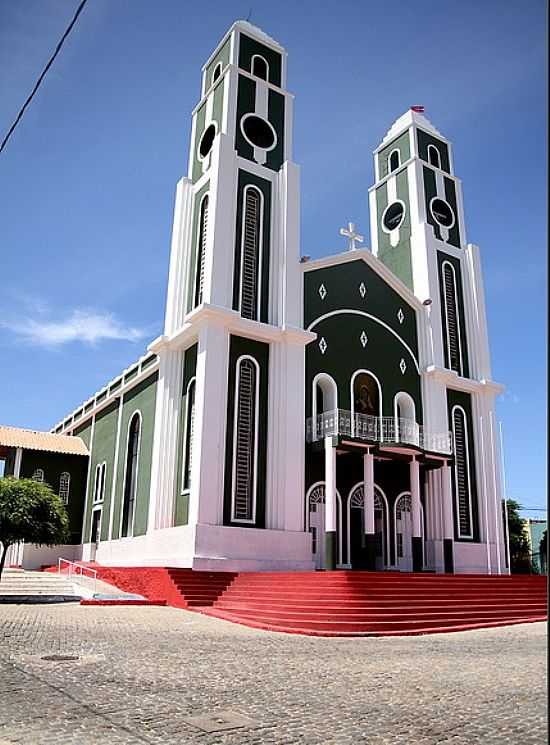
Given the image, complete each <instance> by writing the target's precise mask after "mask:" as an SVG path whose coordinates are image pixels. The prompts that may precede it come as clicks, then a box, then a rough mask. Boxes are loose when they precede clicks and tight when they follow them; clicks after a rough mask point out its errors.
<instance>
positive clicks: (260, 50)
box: [239, 32, 282, 88]
mask: <svg viewBox="0 0 550 745" xmlns="http://www.w3.org/2000/svg"><path fill="white" fill-rule="evenodd" d="M255 54H259V55H260V56H262V57H263V58H264V59H265V60H266V62H267V64H268V66H269V82H270V83H273V85H276V86H278V87H279V88H280V87H281V75H282V72H281V66H282V60H281V55H280V54H279V53H278V52H276V51H275V50H274V49H271V48H270V47H266V46H265V45H264V44H261V43H260V42H259V41H256V39H252V38H251V37H250V36H247V35H246V34H243V33H242V32H241V34H240V41H239V67H240V68H241V69H242V70H246V71H247V72H252V57H253V55H255Z"/></svg>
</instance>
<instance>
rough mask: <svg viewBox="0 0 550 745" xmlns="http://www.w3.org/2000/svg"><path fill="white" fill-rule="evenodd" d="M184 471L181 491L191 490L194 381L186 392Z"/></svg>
mask: <svg viewBox="0 0 550 745" xmlns="http://www.w3.org/2000/svg"><path fill="white" fill-rule="evenodd" d="M185 427H186V428H185V435H186V436H185V451H184V452H185V469H184V474H183V489H184V490H186V489H190V488H191V472H192V467H193V446H194V435H195V381H194V380H193V381H191V383H190V385H189V388H188V390H187V402H186V424H185Z"/></svg>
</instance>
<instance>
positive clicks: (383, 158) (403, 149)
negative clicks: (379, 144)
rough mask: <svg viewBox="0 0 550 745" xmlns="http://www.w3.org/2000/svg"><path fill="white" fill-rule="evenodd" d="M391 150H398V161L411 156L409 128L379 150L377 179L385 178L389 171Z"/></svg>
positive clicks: (402, 161)
mask: <svg viewBox="0 0 550 745" xmlns="http://www.w3.org/2000/svg"><path fill="white" fill-rule="evenodd" d="M392 150H399V158H400V161H399V162H400V163H404V162H405V161H406V160H408V159H409V158H410V157H411V142H410V138H409V130H407V131H406V132H403V134H401V135H399V137H396V138H395V140H392V142H390V144H389V145H386V147H385V148H383V149H382V150H380V152H379V153H378V156H377V157H378V174H379V180H381V179H383V178H385V177H386V176H387V175H388V173H389V164H388V157H389V154H390V153H391V151H392Z"/></svg>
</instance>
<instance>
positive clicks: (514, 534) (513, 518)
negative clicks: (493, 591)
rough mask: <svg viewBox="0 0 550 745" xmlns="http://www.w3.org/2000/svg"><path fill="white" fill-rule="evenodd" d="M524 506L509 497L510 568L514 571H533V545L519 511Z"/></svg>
mask: <svg viewBox="0 0 550 745" xmlns="http://www.w3.org/2000/svg"><path fill="white" fill-rule="evenodd" d="M521 509H522V506H521V504H520V503H519V502H516V501H515V500H514V499H508V536H509V540H510V568H511V571H512V572H517V573H522V572H530V571H532V565H531V547H530V545H529V539H528V537H527V535H526V533H525V530H524V523H523V519H522V518H521V516H520V514H519V512H520V510H521Z"/></svg>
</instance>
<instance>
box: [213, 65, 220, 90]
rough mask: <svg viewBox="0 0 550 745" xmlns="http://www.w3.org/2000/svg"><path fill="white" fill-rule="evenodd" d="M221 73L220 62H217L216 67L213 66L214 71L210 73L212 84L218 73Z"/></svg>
mask: <svg viewBox="0 0 550 745" xmlns="http://www.w3.org/2000/svg"><path fill="white" fill-rule="evenodd" d="M221 74H222V63H221V62H218V64H217V65H216V67H215V68H214V72H213V73H212V85H214V83H215V82H216V80H218V78H219V77H220V75H221Z"/></svg>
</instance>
